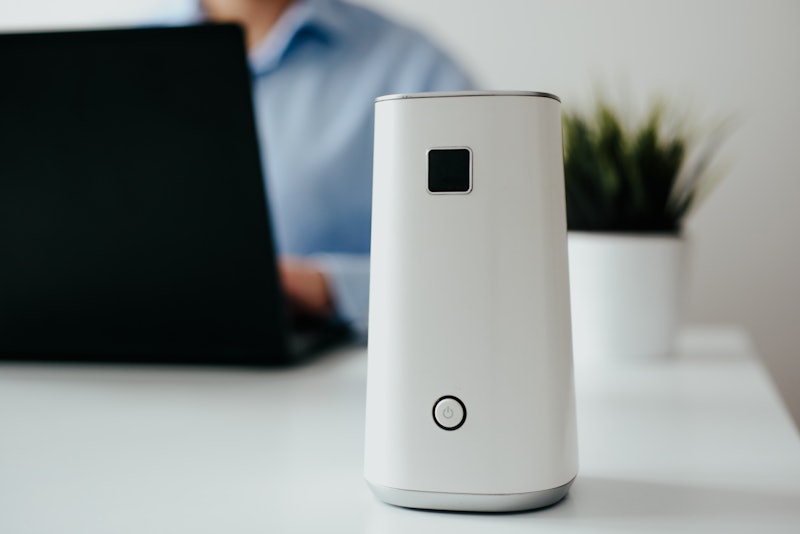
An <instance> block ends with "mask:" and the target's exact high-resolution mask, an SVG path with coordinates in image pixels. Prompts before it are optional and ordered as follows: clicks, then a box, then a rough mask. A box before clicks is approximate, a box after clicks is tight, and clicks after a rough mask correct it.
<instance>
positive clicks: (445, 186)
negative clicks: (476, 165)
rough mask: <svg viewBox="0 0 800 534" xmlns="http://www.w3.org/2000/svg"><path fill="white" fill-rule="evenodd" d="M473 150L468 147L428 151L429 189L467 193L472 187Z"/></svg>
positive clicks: (433, 191) (432, 190) (437, 191)
mask: <svg viewBox="0 0 800 534" xmlns="http://www.w3.org/2000/svg"><path fill="white" fill-rule="evenodd" d="M471 157H472V152H471V151H470V150H469V149H468V148H435V149H432V150H429V151H428V191H430V192H431V193H467V192H468V191H469V190H470V189H471V186H472V184H471V180H470V174H471V164H470V163H471V162H470V159H471Z"/></svg>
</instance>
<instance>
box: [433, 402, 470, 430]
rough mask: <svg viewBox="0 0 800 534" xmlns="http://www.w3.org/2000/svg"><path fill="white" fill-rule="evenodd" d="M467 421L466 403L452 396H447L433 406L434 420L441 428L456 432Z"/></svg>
mask: <svg viewBox="0 0 800 534" xmlns="http://www.w3.org/2000/svg"><path fill="white" fill-rule="evenodd" d="M466 419H467V409H466V408H465V407H464V403H463V402H461V400H459V399H458V398H456V397H453V396H452V395H447V396H444V397H442V398H440V399H439V400H437V401H436V403H435V404H434V405H433V420H434V421H435V422H436V424H437V425H439V427H440V428H443V429H445V430H455V429H457V428H460V427H461V425H463V424H464V421H465V420H466Z"/></svg>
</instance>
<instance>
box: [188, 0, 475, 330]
mask: <svg viewBox="0 0 800 534" xmlns="http://www.w3.org/2000/svg"><path fill="white" fill-rule="evenodd" d="M201 10H202V16H203V17H205V18H206V19H207V20H210V21H214V22H237V23H239V24H241V25H242V27H243V28H244V32H245V39H246V44H247V48H248V53H249V59H250V65H251V69H252V75H253V95H254V104H255V113H256V124H257V127H258V132H259V136H260V142H261V145H262V158H263V161H264V165H265V169H264V170H265V173H264V174H265V179H266V187H267V191H268V198H269V199H270V210H271V216H272V221H273V227H274V232H275V241H276V248H277V250H278V254H279V257H280V259H279V272H280V275H281V282H282V285H283V288H284V292H285V294H286V295H287V297H288V300H289V302H290V304H291V307H292V308H293V309H294V310H295V311H296V312H297V313H299V314H300V315H306V316H312V317H318V318H319V317H330V318H335V319H338V320H340V321H343V322H345V323H347V324H348V325H349V326H350V327H351V329H352V330H353V331H354V332H355V333H356V334H358V335H360V336H362V337H363V336H365V335H366V332H367V318H368V297H369V247H370V219H371V196H372V143H373V105H374V104H373V103H374V99H375V98H376V97H378V96H380V95H385V94H396V93H413V92H424V91H450V90H462V89H470V88H472V82H471V80H470V78H469V77H468V76H467V75H466V74H465V73H464V71H463V70H462V69H461V68H460V67H459V66H458V65H457V64H456V63H455V62H454V61H453V60H452V59H450V58H449V57H448V56H447V55H446V54H444V53H443V52H442V51H441V50H440V49H439V48H437V47H436V46H435V45H434V44H432V42H431V41H429V40H428V39H427V38H425V37H423V36H422V35H421V34H420V33H418V32H416V31H414V30H412V29H409V28H406V27H404V26H402V25H399V24H396V23H394V22H391V21H389V20H388V19H386V18H384V17H382V16H380V15H378V14H377V13H375V12H373V11H371V10H368V9H366V8H364V7H357V6H355V5H351V4H348V3H345V2H343V1H341V0H203V1H202V3H201Z"/></svg>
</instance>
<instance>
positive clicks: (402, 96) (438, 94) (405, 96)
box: [375, 91, 561, 104]
mask: <svg viewBox="0 0 800 534" xmlns="http://www.w3.org/2000/svg"><path fill="white" fill-rule="evenodd" d="M469 96H528V97H531V96H532V97H537V98H552V99H553V100H556V101H558V102H561V99H560V98H559V97H558V96H556V95H554V94H552V93H543V92H540V91H435V92H429V93H399V94H393V95H383V96H379V97H378V98H376V99H375V103H376V104H377V103H378V102H386V101H387V100H411V99H415V98H454V97H469Z"/></svg>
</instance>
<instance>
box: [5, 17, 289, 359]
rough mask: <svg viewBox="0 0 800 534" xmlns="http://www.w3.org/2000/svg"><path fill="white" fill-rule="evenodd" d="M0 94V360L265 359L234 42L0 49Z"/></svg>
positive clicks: (113, 42) (209, 34) (31, 40)
mask: <svg viewBox="0 0 800 534" xmlns="http://www.w3.org/2000/svg"><path fill="white" fill-rule="evenodd" d="M0 78H2V80H3V82H2V83H0V357H5V358H15V359H16V358H28V357H34V358H55V359H59V358H69V359H75V358H77V359H88V360H92V359H104V360H105V359H112V360H113V359H124V360H158V361H196V362H217V361H218V362H223V363H259V362H263V361H270V360H276V359H280V358H281V357H282V352H283V351H284V344H283V335H282V334H283V310H282V306H281V304H280V303H281V296H280V293H279V288H278V285H277V276H276V272H275V258H274V252H273V247H272V242H271V232H270V227H269V219H268V213H267V207H266V202H265V193H264V185H263V180H262V174H261V163H260V160H259V153H258V142H257V138H256V130H255V124H254V120H253V110H252V101H251V94H250V90H251V88H250V83H251V82H250V75H249V71H248V67H247V62H246V54H245V50H244V44H243V37H242V33H241V30H240V29H239V28H238V27H236V26H230V25H223V26H197V27H186V28H160V29H139V30H108V31H89V32H64V33H48V34H12V35H0Z"/></svg>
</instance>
